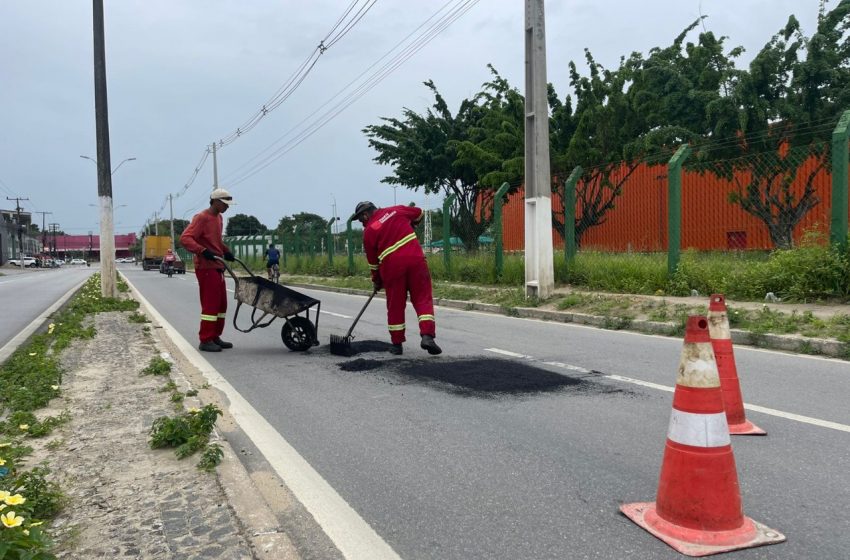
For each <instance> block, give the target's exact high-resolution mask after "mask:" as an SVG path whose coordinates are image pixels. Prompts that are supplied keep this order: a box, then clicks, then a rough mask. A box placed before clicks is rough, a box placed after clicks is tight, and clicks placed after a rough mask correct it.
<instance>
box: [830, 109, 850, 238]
mask: <svg viewBox="0 0 850 560" xmlns="http://www.w3.org/2000/svg"><path fill="white" fill-rule="evenodd" d="M848 138H850V110H848V111H844V114H843V115H841V118H840V119H839V120H838V124H837V125H835V130H834V131H833V132H832V153H831V156H832V223H831V224H830V227H829V241H830V242H831V243H833V244H835V245H839V246H840V247H841V248H842V249H846V248H847V159H848V155H847V151H848Z"/></svg>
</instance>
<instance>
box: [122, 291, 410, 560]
mask: <svg viewBox="0 0 850 560" xmlns="http://www.w3.org/2000/svg"><path fill="white" fill-rule="evenodd" d="M125 280H127V284H129V285H130V288H131V289H132V291H133V297H135V298H136V299H138V300H139V302H140V303H141V304H142V306H143V307H144V308H145V310H146V312H147V313H148V314H149V315H150V317H151V318H152V319H153V320H154V321H155V322H156V323H158V324H159V325H160V326H162V328H163V329H164V330H165V332H166V333H167V334H168V336H169V337H170V338H171V340H172V341H173V342H174V344H175V345H176V346H177V347H178V348H179V349H180V351H181V352H182V353H183V355H184V356H186V358H187V359H188V360H190V361H191V362H192V363H193V364H194V365H195V367H197V368H198V370H200V372H201V373H202V374H203V376H204V378H206V379H207V380H208V381H209V383H210V385H211V386H213V387H215V388H216V389H218V390H219V391H221V392H222V393H224V395H225V396H226V397H227V399H228V401H229V402H230V407H229V411H230V414H231V415H232V416H233V418H234V420H235V421H236V422H237V423H238V424H239V426H240V427H241V428H242V430H243V431H244V432H245V434H246V435H247V436H248V437H249V438H250V439H251V441H252V442H254V445H256V446H257V448H258V449H259V450H260V452H261V453H262V454H263V456H264V457H265V458H266V460H267V461H268V462H269V464H270V465H271V466H272V468H273V469H274V470H275V472H276V473H277V475H278V476H279V477H280V478H281V479H282V480H283V481H284V482H285V483H286V485H287V486H288V487H289V489H290V490H292V493H293V494H295V496H296V497H297V498H298V500H299V501H300V502H301V503H302V504H303V505H304V507H305V508H306V509H307V511H309V512H310V513H311V514H312V515H313V518H314V519H315V520H316V522H317V523H318V524H319V525H320V526H321V527H322V530H323V531H324V532H325V534H326V535H327V536H328V538H330V540H331V541H332V542H333V543H334V545H335V546H336V547H337V549H339V551H340V552H341V553H342V555H343V557H345V558H346V559H347V560H401V558H400V557H399V555H398V554H396V552H395V551H394V550H393V549H392V547H391V546H390V545H389V544H387V543H386V542H385V541H384V540H383V539H382V538H381V537H380V535H378V533H376V532H375V530H374V529H372V527H370V526H369V524H368V523H366V521H364V520H363V518H362V517H360V515H359V514H358V513H357V512H356V511H355V510H354V508H352V507H351V506H350V505H349V504H348V502H346V501H345V500H344V499H343V498H342V496H340V495H339V494H337V492H336V490H334V489H333V487H331V485H330V484H328V483H327V481H325V479H324V478H322V476H321V475H320V474H319V473H317V472H316V471H315V470H314V469H313V467H312V466H310V464H309V463H308V462H307V461H306V460H305V459H304V458H303V457H302V456H301V455H300V454H299V453H298V452H297V451H296V450H295V448H293V447H292V446H291V445H290V444H289V442H287V441H286V440H285V439H284V438H283V436H282V435H281V434H280V433H278V431H277V430H275V429H274V427H273V426H272V425H271V424H269V422H268V421H267V420H266V419H265V418H264V417H263V416H262V415H261V414H260V413H259V412H257V410H256V409H255V408H254V407H253V406H251V404H250V403H249V402H248V401H247V400H245V398H244V397H243V396H242V395H241V394H240V393H239V392H238V391H237V390H236V389H235V388H234V387H233V386H232V385H231V384H230V383H228V382H227V380H226V379H224V377H222V375H221V374H220V373H219V372H218V371H217V370H216V369H215V368H214V367H213V366H212V365H211V364H210V363H209V362H208V361H207V360H206V358H204V357H203V356H202V355H201V354H200V352H198V351H197V350H196V349H195V347H194V346H193V345H192V344H189V342H188V341H187V340H186V339H185V338H183V336H182V335H181V334H180V333H179V332H178V331H177V329H175V328H174V327H173V326H171V324H170V323H169V322H168V321H166V320H165V318H164V317H163V316H162V315H160V313H159V312H158V311H157V310H156V309H155V308H154V307H153V306H152V305H151V304H150V303H149V302H148V301H147V300H146V299H145V298H144V296H142V294H141V293H140V292H139V291H138V290H137V289H136V288H135V286H133V284H132V283H130V280H129V279H128V278H127V277H126V276H125Z"/></svg>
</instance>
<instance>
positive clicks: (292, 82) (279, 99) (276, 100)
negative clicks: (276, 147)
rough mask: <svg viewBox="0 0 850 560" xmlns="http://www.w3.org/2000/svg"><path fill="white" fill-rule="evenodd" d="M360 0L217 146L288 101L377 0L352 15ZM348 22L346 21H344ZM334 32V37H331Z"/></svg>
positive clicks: (370, 1)
mask: <svg viewBox="0 0 850 560" xmlns="http://www.w3.org/2000/svg"><path fill="white" fill-rule="evenodd" d="M359 2H360V0H354V1H353V2H352V3H351V4H350V5H349V6H348V8H347V9H346V11H345V12H344V13H343V15H342V17H340V18H339V19H338V20H337V22H336V24H334V26H333V28H332V29H331V30H330V31H329V32H328V33H327V35H325V38H324V39H322V40H321V41H320V42H319V44H318V45H316V47H315V48H314V49H313V50H312V51H311V52H310V54H309V55H308V56H307V58H306V59H305V60H304V62H302V63H301V65H300V66H299V67H298V68H297V69H296V70H295V72H293V73H292V75H291V76H290V77H289V78H288V79H287V80H286V82H285V83H284V84H283V85H282V86H281V87H280V88H279V89H278V90H277V92H276V93H275V94H274V95H273V96H272V97H271V98H270V99H269V100H268V101H266V103H265V104H263V106H262V107H261V108H260V109H258V110H257V111H256V112H255V113H254V114H253V115H251V117H250V118H248V120H246V121H245V122H244V123H242V125H241V126H239V127H237V128H236V130H234V131H233V132H231V133H229V134H227V135H226V136H223V137H222V138H221V139H220V140H219V141H218V142H217V144H218V147H219V148H223V147H224V146H227V145H229V144H232V143H233V142H235V141H236V140H237V139H238V138H240V137H241V136H242V135H244V134H246V133H247V132H249V131H250V130H251V129H253V128H254V127H255V126H257V124H259V122H260V121H261V120H262V119H263V118H265V117H266V116H267V115H268V114H269V113H271V112H272V111H274V110H275V109H277V108H278V107H280V105H282V104H283V102H284V101H286V100H287V99H289V96H291V95H292V94H293V93H294V92H295V90H296V89H298V86H300V85H301V83H302V82H303V81H304V79H305V78H306V77H307V75H308V74H309V73H310V71H311V70H312V69H313V67H314V66H315V65H316V63H317V62H318V60H319V58H320V57H321V56H322V55H323V54H325V52H326V51H327V50H328V49H330V48H331V47H332V46H333V45H335V44H336V43H337V42H338V41H339V40H340V39H342V38H343V37H344V36H345V35H346V34H348V32H349V31H351V29H352V28H353V27H354V26H355V25H357V23H358V22H359V21H360V20H361V19H363V17H364V16H365V15H366V14H367V13H368V12H369V10H370V9H372V6H374V5H375V4H376V3H377V0H365V1H364V4H363V5H362V6H360V8H359V9H358V10H357V12H355V13H354V15H351V12H352V11H353V9H354V7H355V6H356V5H357V4H359ZM346 19H348V21H346ZM340 26H342V29H341V30H340V31H338V32H337V30H338V29H339V28H340ZM334 33H336V34H334Z"/></svg>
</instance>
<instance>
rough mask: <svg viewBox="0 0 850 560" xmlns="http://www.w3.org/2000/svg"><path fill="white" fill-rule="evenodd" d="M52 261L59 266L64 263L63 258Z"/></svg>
mask: <svg viewBox="0 0 850 560" xmlns="http://www.w3.org/2000/svg"><path fill="white" fill-rule="evenodd" d="M53 262H55V263H56V264H58V265H59V266H62V265H64V264H65V259H53Z"/></svg>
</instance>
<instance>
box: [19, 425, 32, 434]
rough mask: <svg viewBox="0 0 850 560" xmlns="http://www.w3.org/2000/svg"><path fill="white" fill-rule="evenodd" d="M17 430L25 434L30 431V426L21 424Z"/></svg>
mask: <svg viewBox="0 0 850 560" xmlns="http://www.w3.org/2000/svg"><path fill="white" fill-rule="evenodd" d="M18 429H19V430H21V431H24V432H25V431H27V430H29V429H30V425H29V424H21V425H20V426H18Z"/></svg>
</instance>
